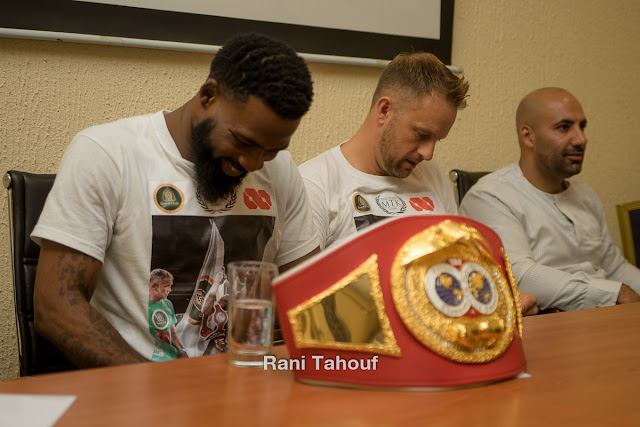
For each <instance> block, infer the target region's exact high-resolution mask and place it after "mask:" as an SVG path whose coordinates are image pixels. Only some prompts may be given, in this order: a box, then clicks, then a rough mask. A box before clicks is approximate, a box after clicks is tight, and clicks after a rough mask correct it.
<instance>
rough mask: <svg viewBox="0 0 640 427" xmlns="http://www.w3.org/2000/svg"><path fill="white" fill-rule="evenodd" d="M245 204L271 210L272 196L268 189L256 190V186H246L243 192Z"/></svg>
mask: <svg viewBox="0 0 640 427" xmlns="http://www.w3.org/2000/svg"><path fill="white" fill-rule="evenodd" d="M242 198H243V200H244V205H245V206H246V207H248V208H249V209H262V210H266V211H268V210H270V209H271V206H272V204H273V203H272V202H271V196H270V195H269V193H267V191H266V190H256V189H255V188H245V190H244V192H243V193H242Z"/></svg>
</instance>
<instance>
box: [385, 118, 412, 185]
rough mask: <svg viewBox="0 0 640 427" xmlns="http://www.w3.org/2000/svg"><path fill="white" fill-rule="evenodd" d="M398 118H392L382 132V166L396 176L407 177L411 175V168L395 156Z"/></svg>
mask: <svg viewBox="0 0 640 427" xmlns="http://www.w3.org/2000/svg"><path fill="white" fill-rule="evenodd" d="M395 128H396V118H395V117H394V118H392V119H391V123H389V125H388V126H387V128H386V129H385V130H384V131H383V132H382V136H381V137H380V145H379V147H380V156H381V157H382V166H383V168H384V171H385V172H386V173H388V174H389V176H392V177H394V178H406V177H408V176H409V175H411V171H410V170H406V169H404V168H403V167H402V160H401V161H400V162H398V161H397V160H396V158H395V155H396V153H397V150H396V149H395V147H396V144H395V142H396V136H395Z"/></svg>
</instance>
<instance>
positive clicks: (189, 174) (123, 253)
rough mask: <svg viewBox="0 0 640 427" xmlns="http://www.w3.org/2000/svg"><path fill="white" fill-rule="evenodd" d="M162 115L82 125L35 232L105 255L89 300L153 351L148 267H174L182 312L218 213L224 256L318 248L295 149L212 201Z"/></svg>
mask: <svg viewBox="0 0 640 427" xmlns="http://www.w3.org/2000/svg"><path fill="white" fill-rule="evenodd" d="M164 113H165V112H162V111H160V112H158V113H155V114H150V115H145V116H138V117H132V118H127V119H122V120H118V121H116V122H113V123H107V124H103V125H99V126H94V127H91V128H89V129H86V130H84V131H82V132H80V133H79V134H78V135H77V136H76V137H75V138H74V140H73V141H72V142H71V144H70V146H69V147H68V149H67V151H66V153H65V154H64V156H63V159H62V161H61V163H60V167H59V171H58V174H57V176H56V181H55V184H54V186H53V189H52V190H51V193H50V195H49V198H48V199H47V202H46V204H45V207H44V210H43V212H42V215H41V217H40V220H39V221H38V224H37V225H36V227H35V229H34V231H33V234H32V238H33V239H34V240H35V241H36V242H38V243H39V242H40V239H47V240H51V241H54V242H57V243H60V244H62V245H65V246H68V247H70V248H73V249H76V250H78V251H80V252H83V253H85V254H87V255H89V256H91V257H93V258H95V259H97V260H99V261H101V262H102V263H103V266H102V269H101V271H100V274H99V277H98V279H97V287H96V290H95V293H94V295H93V297H92V299H91V304H92V305H93V306H94V307H95V308H96V309H97V310H98V311H99V312H100V313H102V315H104V316H105V318H106V319H107V320H108V321H109V322H110V323H111V324H112V325H113V326H114V327H115V328H116V330H118V332H119V333H120V334H121V335H122V337H123V338H124V339H125V340H126V341H127V342H128V343H129V344H130V345H131V346H132V347H133V348H134V349H136V350H137V351H138V352H140V354H142V355H143V356H145V357H147V358H151V355H152V352H153V348H154V339H153V337H152V336H151V334H150V333H149V325H148V301H149V273H150V271H151V270H153V269H155V268H163V269H165V270H167V271H169V272H170V273H172V274H173V276H174V285H173V290H172V292H171V294H170V295H169V299H170V300H172V302H173V304H174V307H175V310H176V314H177V315H178V316H179V317H181V316H180V315H179V314H178V313H184V311H185V309H186V308H185V305H187V304H188V302H189V300H190V299H191V295H192V293H193V291H194V288H195V287H196V283H197V281H198V279H199V277H198V276H199V274H200V270H201V268H202V266H203V261H204V259H205V254H206V252H207V248H208V245H209V240H210V236H211V230H212V224H211V222H210V218H212V217H213V218H214V219H215V225H216V226H217V228H218V229H219V231H220V235H221V237H222V239H223V240H224V252H225V253H224V261H225V263H228V262H230V261H235V260H242V259H252V260H256V259H257V260H264V261H272V262H275V263H276V264H278V265H283V264H286V263H288V262H291V261H294V260H296V259H298V258H300V257H302V256H304V255H306V254H307V253H309V252H311V251H312V250H313V249H315V248H316V247H317V246H318V241H317V236H316V233H315V230H314V228H313V222H312V216H311V213H310V211H309V210H308V207H307V203H306V194H305V189H304V185H303V184H302V180H301V179H300V175H299V173H298V170H297V168H296V165H295V163H294V162H293V160H292V159H291V156H290V154H289V153H288V152H285V151H283V152H280V153H279V154H278V156H277V157H276V158H275V159H274V160H272V161H270V162H267V163H265V166H264V167H263V168H262V169H261V170H259V171H257V172H253V173H249V174H248V175H247V177H246V178H245V179H244V181H243V182H242V185H241V186H240V187H239V188H238V189H237V191H236V192H235V194H234V195H233V196H231V197H230V198H229V199H227V200H223V201H220V202H219V203H217V204H216V205H212V204H208V203H207V202H205V201H204V200H203V199H202V198H201V197H199V194H197V192H196V188H195V182H194V165H193V163H191V162H190V161H187V160H185V159H184V158H183V157H182V156H181V155H180V152H179V151H178V149H177V147H176V145H175V143H174V141H173V139H172V137H171V135H170V133H169V130H168V128H167V125H166V122H165V119H164ZM185 300H186V302H185ZM181 307H182V308H181Z"/></svg>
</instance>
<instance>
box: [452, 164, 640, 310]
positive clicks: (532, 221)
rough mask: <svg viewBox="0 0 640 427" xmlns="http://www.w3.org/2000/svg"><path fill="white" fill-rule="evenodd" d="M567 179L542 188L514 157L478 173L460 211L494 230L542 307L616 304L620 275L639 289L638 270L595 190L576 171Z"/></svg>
mask: <svg viewBox="0 0 640 427" xmlns="http://www.w3.org/2000/svg"><path fill="white" fill-rule="evenodd" d="M567 182H568V183H569V184H570V185H569V187H568V188H567V189H566V190H565V191H563V192H561V193H558V194H549V193H545V192H544V191H541V190H539V189H537V188H536V187H534V186H533V185H532V184H531V183H530V182H529V181H528V180H527V178H525V176H524V175H523V174H522V171H521V170H520V166H519V165H518V163H512V164H510V165H509V166H506V167H504V168H502V169H500V170H497V171H495V172H493V173H491V174H489V175H486V176H485V177H483V178H481V179H480V180H479V181H478V183H477V184H475V185H474V186H473V187H472V188H471V189H470V190H469V192H468V193H467V194H466V195H465V196H464V199H463V200H462V204H461V205H460V213H461V214H463V215H466V216H469V217H471V218H473V219H475V220H478V221H480V222H483V223H484V224H486V225H488V226H489V227H491V228H493V229H494V230H495V232H496V233H498V235H499V236H500V239H502V243H503V244H504V248H505V250H506V251H507V254H508V255H509V258H510V261H511V266H512V268H513V274H514V276H515V278H516V281H517V282H518V287H519V288H520V290H522V291H525V292H528V293H530V294H533V295H534V296H535V297H536V299H537V300H538V307H540V309H547V308H559V309H562V310H579V309H584V308H593V307H599V306H610V305H615V303H616V300H617V298H618V293H619V292H620V286H621V284H622V283H625V284H626V285H628V286H630V287H631V288H632V289H633V290H634V291H635V292H637V293H640V270H638V269H637V268H636V267H634V266H633V265H631V264H629V263H628V262H627V261H626V260H625V259H624V258H623V256H622V254H621V253H620V251H619V250H618V248H617V247H616V246H615V245H614V243H613V241H612V239H611V235H610V234H609V230H608V229H607V223H606V221H605V215H604V207H603V206H602V203H600V200H599V199H598V196H597V195H596V194H595V193H594V192H593V190H591V188H589V187H588V186H587V184H585V183H584V182H582V181H580V180H578V179H576V178H571V179H569V180H568V181H567Z"/></svg>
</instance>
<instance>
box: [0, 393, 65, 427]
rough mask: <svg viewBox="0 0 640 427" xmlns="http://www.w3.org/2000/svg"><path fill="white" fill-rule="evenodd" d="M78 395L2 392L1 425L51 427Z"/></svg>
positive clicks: (8, 426)
mask: <svg viewBox="0 0 640 427" xmlns="http://www.w3.org/2000/svg"><path fill="white" fill-rule="evenodd" d="M75 400H76V396H60V395H48V394H46V395H45V394H7V393H0V427H14V426H15V427H51V426H53V425H54V424H55V423H56V422H57V421H58V420H59V419H60V417H61V416H62V414H64V413H65V412H66V411H67V409H69V407H70V406H71V404H72V403H73V402H74V401H75Z"/></svg>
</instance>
